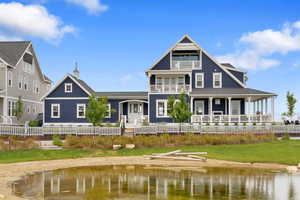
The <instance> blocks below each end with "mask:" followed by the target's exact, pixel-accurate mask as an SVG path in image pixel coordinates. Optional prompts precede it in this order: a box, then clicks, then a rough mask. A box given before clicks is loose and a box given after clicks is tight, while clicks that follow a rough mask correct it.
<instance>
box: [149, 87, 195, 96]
mask: <svg viewBox="0 0 300 200" xmlns="http://www.w3.org/2000/svg"><path fill="white" fill-rule="evenodd" d="M189 90H190V85H150V92H151V93H166V94H167V93H174V94H175V93H181V92H185V93H188V92H189Z"/></svg>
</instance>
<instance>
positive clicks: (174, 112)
mask: <svg viewBox="0 0 300 200" xmlns="http://www.w3.org/2000/svg"><path fill="white" fill-rule="evenodd" d="M168 115H169V116H170V117H171V118H172V119H173V120H174V121H175V122H176V123H180V132H181V123H184V122H188V120H189V119H190V117H191V116H192V113H191V112H190V107H189V104H188V103H187V98H186V94H185V93H184V92H182V93H181V94H180V95H179V99H176V97H175V96H170V97H169V98H168Z"/></svg>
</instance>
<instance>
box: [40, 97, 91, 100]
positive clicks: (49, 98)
mask: <svg viewBox="0 0 300 200" xmlns="http://www.w3.org/2000/svg"><path fill="white" fill-rule="evenodd" d="M74 99H89V98H88V97H46V98H45V100H74Z"/></svg>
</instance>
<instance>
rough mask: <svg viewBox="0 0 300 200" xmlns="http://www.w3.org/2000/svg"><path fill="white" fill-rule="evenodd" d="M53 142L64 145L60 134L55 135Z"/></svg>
mask: <svg viewBox="0 0 300 200" xmlns="http://www.w3.org/2000/svg"><path fill="white" fill-rule="evenodd" d="M52 142H53V144H54V145H56V146H59V147H60V146H62V145H63V142H62V141H61V139H60V137H59V135H53V136H52Z"/></svg>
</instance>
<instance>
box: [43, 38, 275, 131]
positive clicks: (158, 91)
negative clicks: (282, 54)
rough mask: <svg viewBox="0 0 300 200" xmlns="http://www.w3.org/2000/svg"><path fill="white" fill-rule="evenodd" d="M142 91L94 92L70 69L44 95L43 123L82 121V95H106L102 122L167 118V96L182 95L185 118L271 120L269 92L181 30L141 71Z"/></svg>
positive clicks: (271, 95)
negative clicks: (251, 84)
mask: <svg viewBox="0 0 300 200" xmlns="http://www.w3.org/2000/svg"><path fill="white" fill-rule="evenodd" d="M146 75H147V77H148V80H149V81H148V91H145V92H95V91H94V90H93V89H91V88H90V87H89V86H88V85H87V84H86V83H85V82H84V81H83V80H81V79H80V77H79V71H78V70H77V69H76V70H75V71H74V74H73V75H71V74H68V75H66V76H65V77H64V78H63V79H62V80H61V81H60V82H59V83H58V84H57V85H56V86H55V87H54V88H53V89H52V90H51V91H49V93H47V94H46V95H45V97H44V98H43V99H44V106H45V107H44V109H45V119H44V121H45V125H88V124H89V123H88V120H87V119H86V117H85V110H86V105H87V103H88V97H89V96H90V95H91V94H95V95H96V96H98V97H100V96H107V97H108V99H109V105H108V106H109V108H110V109H114V110H115V111H116V112H112V113H110V114H109V115H108V116H107V118H106V122H107V123H116V122H120V121H121V120H123V121H125V122H126V124H127V125H128V126H131V125H135V126H136V125H139V124H141V123H142V122H143V121H147V122H149V123H160V122H164V123H172V122H173V120H172V119H171V118H170V116H168V112H167V109H168V108H167V107H168V106H167V99H168V97H169V96H171V95H173V96H178V95H179V94H180V93H181V92H185V93H186V95H187V99H188V103H189V104H190V109H191V112H192V113H193V115H192V117H191V119H190V122H191V123H249V124H251V123H270V122H272V121H274V100H275V97H276V96H277V95H276V94H274V93H270V92H265V91H260V90H257V89H251V88H247V87H246V80H247V76H246V72H245V71H243V70H240V69H237V68H235V67H234V66H232V65H231V64H229V63H224V64H221V63H218V62H217V61H216V60H215V59H214V58H213V57H212V56H211V55H209V54H208V53H207V52H206V51H205V50H204V49H202V48H201V47H200V46H199V45H198V44H197V43H196V42H195V41H193V40H192V39H191V38H190V37H189V36H188V35H185V36H183V37H182V38H181V39H180V40H179V41H178V42H176V43H175V44H174V45H173V46H172V47H171V48H170V49H169V50H168V51H167V52H166V53H165V54H164V55H162V57H161V58H159V59H158V60H157V62H155V63H154V64H153V65H152V66H151V67H150V68H149V69H148V70H147V71H146Z"/></svg>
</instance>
